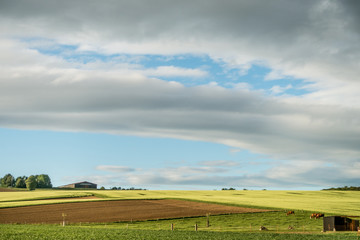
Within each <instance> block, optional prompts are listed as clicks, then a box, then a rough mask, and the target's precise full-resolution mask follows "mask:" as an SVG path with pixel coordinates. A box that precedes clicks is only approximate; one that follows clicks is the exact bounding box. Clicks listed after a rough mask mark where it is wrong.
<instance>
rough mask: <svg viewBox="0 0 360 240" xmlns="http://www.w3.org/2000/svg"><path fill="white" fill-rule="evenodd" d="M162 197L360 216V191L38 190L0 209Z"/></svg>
mask: <svg viewBox="0 0 360 240" xmlns="http://www.w3.org/2000/svg"><path fill="white" fill-rule="evenodd" d="M91 195H94V196H98V197H99V199H76V197H84V196H91ZM65 198H66V199H65ZM162 198H177V199H188V200H195V201H208V202H216V203H223V204H232V205H240V206H254V207H255V206H256V207H263V208H276V209H292V210H297V209H300V210H308V211H314V212H323V213H328V214H329V213H332V214H338V215H351V216H360V192H359V191H270V190H267V191H252V190H248V191H168V190H164V191H150V190H148V191H120V190H36V191H31V192H28V191H21V192H0V208H3V207H15V206H26V205H37V204H49V203H60V202H70V201H71V202H75V201H76V202H77V201H98V200H121V199H162Z"/></svg>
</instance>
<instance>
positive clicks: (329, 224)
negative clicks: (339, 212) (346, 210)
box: [323, 216, 359, 232]
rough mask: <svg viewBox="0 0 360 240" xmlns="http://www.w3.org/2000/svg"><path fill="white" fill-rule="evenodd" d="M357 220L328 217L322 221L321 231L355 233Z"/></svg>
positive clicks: (343, 217)
mask: <svg viewBox="0 0 360 240" xmlns="http://www.w3.org/2000/svg"><path fill="white" fill-rule="evenodd" d="M358 227H359V220H354V219H351V218H348V217H345V216H330V217H324V219H323V231H324V232H326V231H357V230H358Z"/></svg>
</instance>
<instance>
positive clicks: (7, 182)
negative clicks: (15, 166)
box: [1, 173, 15, 187]
mask: <svg viewBox="0 0 360 240" xmlns="http://www.w3.org/2000/svg"><path fill="white" fill-rule="evenodd" d="M1 185H2V186H3V187H14V185H15V178H14V177H13V175H11V174H10V173H8V174H6V175H5V176H4V177H3V178H2V179H1Z"/></svg>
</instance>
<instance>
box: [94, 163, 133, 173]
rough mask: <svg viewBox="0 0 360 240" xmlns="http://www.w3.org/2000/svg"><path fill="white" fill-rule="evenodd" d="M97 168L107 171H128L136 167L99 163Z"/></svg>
mask: <svg viewBox="0 0 360 240" xmlns="http://www.w3.org/2000/svg"><path fill="white" fill-rule="evenodd" d="M96 169H97V170H101V171H107V172H118V173H127V172H133V171H135V169H134V168H130V167H125V166H113V165H99V166H97V167H96Z"/></svg>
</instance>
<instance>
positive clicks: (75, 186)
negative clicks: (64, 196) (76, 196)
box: [60, 181, 97, 189]
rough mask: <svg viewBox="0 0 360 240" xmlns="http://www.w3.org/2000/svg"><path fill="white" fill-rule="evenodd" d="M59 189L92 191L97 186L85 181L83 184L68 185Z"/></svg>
mask: <svg viewBox="0 0 360 240" xmlns="http://www.w3.org/2000/svg"><path fill="white" fill-rule="evenodd" d="M60 188H93V189H97V184H95V183H91V182H86V181H85V182H78V183H71V184H68V185H64V186H61V187H60Z"/></svg>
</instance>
